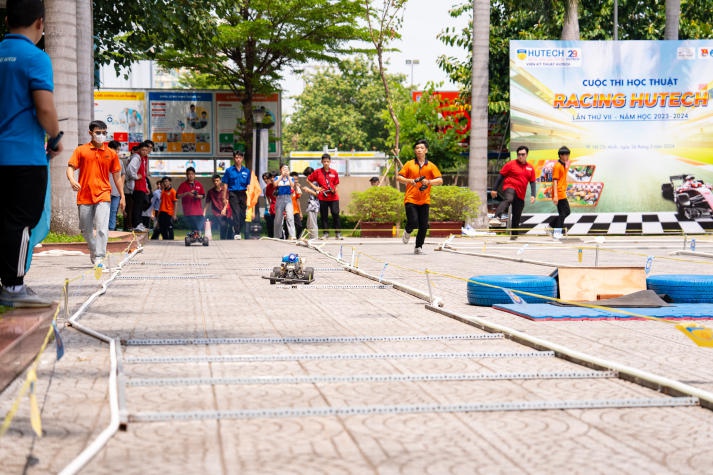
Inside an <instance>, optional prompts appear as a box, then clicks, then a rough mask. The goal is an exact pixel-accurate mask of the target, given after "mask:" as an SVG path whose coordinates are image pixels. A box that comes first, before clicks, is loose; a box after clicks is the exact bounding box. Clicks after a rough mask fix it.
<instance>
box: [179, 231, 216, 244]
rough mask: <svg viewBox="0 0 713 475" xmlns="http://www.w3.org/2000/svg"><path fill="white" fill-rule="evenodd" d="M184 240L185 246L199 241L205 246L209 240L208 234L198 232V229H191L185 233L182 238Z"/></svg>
mask: <svg viewBox="0 0 713 475" xmlns="http://www.w3.org/2000/svg"><path fill="white" fill-rule="evenodd" d="M184 241H185V242H186V246H190V245H191V244H193V243H196V242H199V243H201V244H203V245H204V246H207V245H208V243H209V242H210V240H209V239H208V236H204V235H202V234H201V233H200V231H191V232H189V233H188V234H186V238H185V240H184Z"/></svg>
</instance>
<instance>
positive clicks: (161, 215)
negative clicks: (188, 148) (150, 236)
mask: <svg viewBox="0 0 713 475" xmlns="http://www.w3.org/2000/svg"><path fill="white" fill-rule="evenodd" d="M161 182H162V185H163V191H161V205H160V206H159V208H158V228H159V230H160V231H161V238H162V239H163V240H164V241H165V240H168V241H173V223H174V222H175V221H176V201H177V199H176V190H174V189H173V187H171V177H169V176H165V177H163V179H162V180H161Z"/></svg>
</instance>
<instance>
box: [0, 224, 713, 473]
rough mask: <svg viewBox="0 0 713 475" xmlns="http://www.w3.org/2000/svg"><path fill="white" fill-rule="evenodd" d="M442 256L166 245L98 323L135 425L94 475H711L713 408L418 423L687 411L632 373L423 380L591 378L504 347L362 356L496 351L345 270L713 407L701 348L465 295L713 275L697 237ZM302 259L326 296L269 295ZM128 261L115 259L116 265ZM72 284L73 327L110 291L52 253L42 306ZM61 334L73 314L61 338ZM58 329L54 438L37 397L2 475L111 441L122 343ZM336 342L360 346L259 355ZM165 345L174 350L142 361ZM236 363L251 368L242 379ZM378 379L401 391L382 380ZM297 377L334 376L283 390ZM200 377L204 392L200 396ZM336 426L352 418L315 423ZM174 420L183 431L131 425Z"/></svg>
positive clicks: (46, 372)
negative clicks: (496, 288) (585, 277)
mask: <svg viewBox="0 0 713 475" xmlns="http://www.w3.org/2000/svg"><path fill="white" fill-rule="evenodd" d="M442 241H443V240H430V241H428V242H427V245H426V247H425V250H426V254H425V255H422V256H415V255H414V254H413V248H412V246H409V245H403V244H401V241H400V239H371V240H369V239H363V240H360V239H355V240H345V241H334V240H328V241H326V242H324V241H319V242H316V243H314V244H315V245H316V246H318V249H314V248H306V247H302V246H299V247H297V246H295V245H294V244H292V243H287V242H277V241H270V240H261V241H225V242H220V241H217V242H211V245H210V246H209V247H202V246H191V247H185V246H184V245H183V243H182V242H172V243H166V242H158V243H157V242H150V243H148V244H147V245H146V246H145V247H144V248H143V251H142V252H140V253H138V254H136V255H135V256H134V257H133V258H132V259H131V260H130V261H128V262H127V263H126V264H125V265H124V266H123V268H122V270H121V272H120V274H119V275H118V276H117V278H115V279H114V280H113V281H112V282H111V284H110V285H109V287H108V289H107V291H106V293H105V294H104V295H102V296H101V297H99V298H97V299H96V300H95V301H94V302H93V303H92V304H91V305H90V306H89V307H88V309H87V311H86V313H84V314H83V315H82V317H81V319H80V322H81V323H82V324H83V325H86V326H88V327H91V328H92V329H93V330H95V331H97V332H101V333H103V334H106V335H108V336H110V337H111V338H116V339H118V340H120V341H121V342H122V343H123V344H122V352H123V357H124V360H123V374H124V376H125V378H126V379H125V381H126V384H127V386H126V388H125V389H126V409H127V410H128V412H129V414H130V416H131V417H132V420H131V421H130V422H129V424H128V427H127V430H126V431H119V432H117V433H116V434H115V435H114V436H113V437H112V438H111V439H110V440H109V442H108V443H107V444H106V445H105V446H104V447H103V448H102V449H101V450H100V451H99V452H98V454H97V455H96V456H95V457H94V458H93V459H92V460H91V461H90V462H89V463H88V464H87V466H86V467H84V469H83V470H82V473H116V472H117V471H121V472H123V473H129V474H133V473H136V474H138V473H179V474H180V473H187V474H189V473H190V474H192V473H210V474H234V473H235V474H238V473H239V474H243V473H246V474H253V473H254V474H265V473H270V474H272V473H275V474H282V473H285V474H288V473H299V474H311V473H325V474H341V473H344V474H352V473H353V474H362V473H375V474H392V473H399V474H401V473H434V474H441V473H448V474H450V473H453V474H459V473H464V474H472V473H487V474H492V473H507V474H511V473H594V474H597V473H602V474H604V473H607V474H610V473H708V472H709V471H710V470H709V467H710V466H711V463H712V462H713V453H711V452H710V447H711V445H712V444H713V431H712V430H711V426H712V425H713V413H712V412H711V411H709V410H706V409H703V408H700V407H696V406H694V407H655V408H636V407H626V408H614V407H610V408H602V409H559V410H510V411H505V410H500V411H489V412H464V411H458V410H453V411H447V412H436V411H433V410H425V411H423V412H414V411H413V407H423V406H429V407H432V408H435V407H439V408H445V407H452V406H453V405H478V404H487V403H511V404H515V405H517V404H526V403H533V402H542V401H573V400H595V401H612V400H614V401H616V400H627V399H647V400H649V399H658V398H661V399H664V398H667V397H668V396H666V395H664V394H660V393H658V392H656V391H653V390H650V389H646V388H644V387H642V386H638V385H635V384H633V383H629V382H626V381H623V380H619V379H616V378H597V379H545V378H539V379H518V378H515V379H504V380H469V381H465V380H460V381H443V380H439V381H436V380H433V381H423V380H414V377H415V376H418V375H431V376H434V375H439V376H440V377H441V379H443V376H444V375H450V376H461V377H462V376H464V375H476V374H477V375H482V374H484V373H487V374H491V375H500V374H504V373H518V374H524V373H532V372H541V373H544V372H559V373H576V372H583V371H590V370H589V369H587V368H583V367H581V366H578V365H575V364H573V363H569V362H567V361H564V360H560V359H556V358H552V357H515V356H512V355H511V356H507V354H512V353H516V352H520V353H530V354H532V353H533V352H534V350H533V349H531V348H527V347H524V346H522V345H519V344H517V343H515V342H513V341H511V340H509V339H506V338H502V339H482V340H476V339H440V340H427V339H424V338H421V339H415V338H414V339H406V340H405V341H394V340H393V339H392V340H387V341H363V340H360V339H359V338H360V337H397V336H409V337H417V336H420V337H424V336H432V335H458V336H461V337H468V336H470V337H472V336H474V335H487V334H485V333H484V332H482V331H481V330H479V329H478V328H475V327H473V326H469V325H466V324H465V323H462V322H459V321H457V320H454V319H451V318H448V317H446V316H443V315H440V314H437V313H434V312H432V311H429V310H428V309H426V308H425V306H424V301H423V300H421V299H418V298H416V297H414V296H412V295H408V294H406V293H404V292H401V291H399V290H397V289H394V288H391V287H389V286H387V287H386V288H379V286H378V285H377V284H378V283H377V282H375V281H373V280H369V279H367V278H365V277H362V276H359V275H357V274H354V273H350V272H346V271H344V270H343V269H342V266H341V265H340V264H339V263H338V262H337V261H336V260H335V256H337V255H338V254H341V256H342V260H343V261H345V262H348V263H349V262H353V263H355V264H357V263H358V266H359V269H360V270H361V271H364V272H367V273H369V274H371V275H374V276H380V275H381V276H383V279H386V280H389V281H393V282H397V283H400V284H403V285H406V286H408V287H410V288H413V289H416V290H418V291H420V292H424V293H428V280H427V276H426V272H425V271H426V269H428V271H430V272H431V273H429V275H428V279H430V283H431V286H432V287H431V290H432V292H433V294H434V295H435V296H437V297H438V298H440V299H441V300H442V301H443V303H444V309H447V310H449V311H451V312H454V313H457V314H459V315H461V316H463V317H466V318H468V317H479V318H484V319H487V320H488V321H491V322H493V323H497V324H500V325H505V326H507V327H509V328H512V329H514V330H518V331H522V332H525V333H527V334H530V335H533V336H536V337H540V338H543V339H546V340H548V341H551V342H553V343H556V344H560V345H563V346H566V347H569V348H572V349H575V350H578V351H581V352H583V353H586V354H589V355H592V356H595V357H599V358H603V359H606V360H610V361H614V362H617V363H620V364H626V365H628V366H632V367H635V368H639V369H642V370H646V371H649V372H652V373H655V374H658V375H661V376H664V377H668V378H671V379H675V380H679V381H683V382H686V383H687V384H690V385H692V386H695V387H697V388H700V389H703V390H710V391H713V367H711V365H710V364H709V363H710V357H711V351H713V350H711V349H706V348H699V347H696V346H695V345H693V343H692V342H690V340H688V339H687V338H686V337H685V336H684V335H683V334H682V333H680V332H678V331H676V330H675V329H674V328H673V326H672V325H670V324H666V323H661V322H651V321H595V322H552V321H550V322H532V321H528V320H525V319H522V318H520V317H517V316H514V315H512V314H508V313H504V312H500V311H497V310H494V309H492V308H486V307H474V306H470V305H468V303H467V299H466V279H467V278H468V277H470V276H473V275H479V274H513V273H517V274H536V275H547V274H549V273H551V272H552V271H553V270H554V269H556V268H557V267H558V266H564V265H581V266H587V265H588V266H593V265H594V262H595V259H596V260H597V264H598V265H601V266H640V267H643V266H644V264H645V262H646V259H647V258H648V257H649V256H654V265H653V269H652V272H654V273H661V274H663V273H679V274H683V273H696V274H711V273H712V272H711V269H712V268H711V265H712V264H713V259H709V258H707V257H704V256H690V255H679V254H675V251H677V250H682V249H684V248H685V247H686V246H687V243H686V242H684V239H683V238H682V237H680V238H677V237H665V238H663V237H662V238H607V240H606V242H605V243H603V244H600V246H599V247H600V249H599V250H598V251H597V243H596V242H594V241H593V240H590V241H587V239H586V238H585V239H571V240H567V241H565V242H563V243H555V242H552V241H548V240H546V239H545V238H531V239H525V238H521V239H519V240H518V241H514V242H513V241H509V240H506V239H503V238H493V237H488V238H470V239H466V238H457V239H454V240H453V241H452V242H451V243H450V248H449V249H448V250H436V249H437V246H438V245H439V244H441V243H442ZM711 248H713V239H707V238H706V237H698V239H697V249H698V250H699V251H703V252H710V250H711ZM579 249H582V253H581V255H582V262H580V261H579V255H580V253H579V252H578V251H579ZM288 252H298V253H299V254H300V255H301V256H302V257H304V258H305V259H306V260H307V263H308V265H311V266H314V267H315V268H316V272H315V274H316V280H315V282H314V283H313V284H312V285H311V286H309V287H305V286H297V287H296V288H292V287H289V286H280V285H277V286H275V285H270V284H269V282H268V281H267V280H265V279H263V278H262V277H263V276H265V275H267V274H269V271H270V269H271V268H272V267H273V266H275V265H277V264H278V262H279V260H280V257H281V256H282V255H284V254H286V253H288ZM121 259H122V256H113V264H116V263H117V262H118V261H119V260H121ZM110 275H111V274H109V273H105V274H104V275H103V276H102V280H106V279H108V278H109V276H110ZM65 279H70V282H71V283H70V285H69V310H70V312H69V313H70V314H73V313H74V312H75V311H76V310H77V309H78V308H79V307H80V306H81V305H82V303H83V302H85V301H86V299H87V298H88V297H89V296H90V295H91V294H92V293H93V292H95V291H96V290H97V289H98V287H99V284H100V281H97V279H96V278H95V277H94V273H93V271H92V269H91V267H90V265H89V259H88V256H52V257H50V256H46V257H37V258H35V261H34V263H33V267H32V270H31V272H30V275H29V276H28V281H29V282H30V283H31V285H32V286H33V288H35V290H37V291H39V292H41V293H43V294H47V295H51V296H54V297H55V298H57V299H58V300H59V299H61V298H62V290H61V289H62V284H63V282H64V280H65ZM64 320H65V315H64V312H62V313H61V314H60V323H64ZM712 324H713V323H712ZM61 333H62V337H63V339H64V342H65V345H66V354H65V356H64V358H63V359H62V360H60V361H59V362H56V361H55V358H54V355H53V352H52V351H49V350H48V351H47V352H46V353H45V354H44V355H43V356H42V358H41V364H40V366H39V373H38V377H39V381H38V384H37V390H36V393H37V395H38V398H39V402H40V405H41V407H42V421H43V431H44V434H43V437H42V438H39V439H38V438H35V437H33V435H32V432H31V429H30V423H29V410H28V404H27V402H26V401H23V402H22V404H21V406H20V410H19V412H18V414H17V416H16V417H15V419H14V420H13V423H12V426H11V428H10V430H9V431H8V433H7V434H6V435H5V436H4V437H3V438H2V439H0V459H2V467H1V468H0V473H8V474H15V473H29V474H34V473H37V474H39V473H58V472H59V471H61V470H62V469H63V468H64V467H66V466H67V465H68V464H69V463H70V462H71V461H72V460H73V459H74V458H75V457H77V455H78V454H79V453H80V452H81V451H82V450H83V449H84V448H85V447H86V446H87V445H88V444H90V443H91V442H92V441H93V440H94V439H95V438H96V437H97V436H98V435H99V433H100V432H101V431H102V430H104V428H105V427H107V425H108V424H109V421H110V410H109V403H108V401H109V396H108V374H109V369H110V356H109V351H108V346H107V345H106V344H105V343H102V342H99V341H98V340H96V339H94V338H93V337H90V336H87V335H85V334H83V333H80V332H78V331H77V330H75V329H73V328H70V327H66V328H63V329H62V332H61ZM337 336H339V337H351V338H352V339H351V340H349V341H341V342H336V341H331V342H325V341H321V342H319V341H304V340H302V341H290V342H278V341H276V340H269V341H268V340H256V339H259V338H263V339H264V338H273V339H275V338H298V337H302V338H313V339H316V338H317V337H337ZM195 338H208V339H213V340H212V342H211V344H207V345H206V344H190V343H187V342H186V340H187V339H195ZM146 339H161V340H164V343H174V344H162V345H157V344H152V345H139V344H137V343H141V342H142V340H146ZM178 343H180V344H178ZM50 350H51V349H50ZM466 353H468V354H473V353H488V354H500V356H499V357H475V356H468V357H466V356H463V354H466ZM385 354H389V355H390V356H389V357H383V355H385ZM305 355H308V356H309V357H305ZM439 355H440V356H439ZM146 358H159V360H158V361H159V362H146V360H145V359H146ZM181 358H183V359H184V361H183V362H180V361H179V360H180V359H181ZM186 358H189V361H185V359H186ZM228 358H232V359H233V361H230V362H225V359H228ZM239 358H243V360H242V361H235V360H237V359H239ZM246 358H248V359H250V360H249V361H247V360H245V359H246ZM377 376H378V377H382V378H388V380H387V381H375V380H371V381H370V380H369V379H368V377H372V379H373V378H374V377H377ZM278 377H300V378H308V377H311V378H322V379H317V380H301V381H298V382H284V381H283V382H281V381H279V380H277V379H276V378H278ZM188 378H202V381H200V382H191V383H190V384H188V382H187V381H186V380H187V379H188ZM211 378H221V379H220V380H215V379H211ZM246 378H253V379H251V380H250V381H248V382H246V381H245V379H246ZM176 380H178V381H176ZM211 382H212V383H213V384H211ZM21 383H22V378H21V379H18V380H17V381H16V382H15V383H13V384H12V385H11V386H10V387H8V388H7V389H6V390H5V391H4V392H3V393H1V394H0V409H2V411H3V414H4V413H6V412H7V410H8V409H9V408H10V406H11V404H12V402H13V400H14V398H15V395H16V394H17V392H18V390H19V387H20V385H21ZM177 383H181V384H180V385H176V384H177ZM523 407H524V406H523ZM350 408H351V410H352V412H349V410H350ZM354 408H371V409H373V408H382V412H381V413H378V412H373V413H363V412H362V413H360V412H359V411H358V410H355V409H354ZM384 408H386V409H384ZM407 408H410V409H407ZM325 409H327V410H332V411H342V412H339V413H337V414H334V413H331V414H327V415H319V414H318V413H317V412H310V411H321V410H325ZM515 409H517V407H516V408H515ZM253 410H262V411H267V412H271V414H272V415H273V416H275V414H274V412H275V411H286V412H284V413H282V414H281V415H278V416H277V417H248V416H247V415H246V414H247V411H253ZM219 411H222V416H221V417H219V418H218V416H217V414H218V413H219ZM290 411H293V412H290ZM156 414H158V415H160V416H162V417H175V418H178V420H161V421H154V422H134V419H140V418H142V417H144V418H145V417H147V416H148V415H156ZM28 456H29V457H30V459H29V460H30V462H28Z"/></svg>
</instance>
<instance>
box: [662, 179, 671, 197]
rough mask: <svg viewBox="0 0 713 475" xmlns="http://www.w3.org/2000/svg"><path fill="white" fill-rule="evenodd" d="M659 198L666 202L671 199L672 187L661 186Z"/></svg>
mask: <svg viewBox="0 0 713 475" xmlns="http://www.w3.org/2000/svg"><path fill="white" fill-rule="evenodd" d="M661 196H662V197H663V198H664V199H666V200H672V199H673V185H672V184H671V183H664V184H662V185H661Z"/></svg>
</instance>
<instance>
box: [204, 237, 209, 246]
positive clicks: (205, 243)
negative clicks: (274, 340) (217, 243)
mask: <svg viewBox="0 0 713 475" xmlns="http://www.w3.org/2000/svg"><path fill="white" fill-rule="evenodd" d="M209 242H210V241H208V238H206V237H204V238H203V245H204V246H208V243H209Z"/></svg>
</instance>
